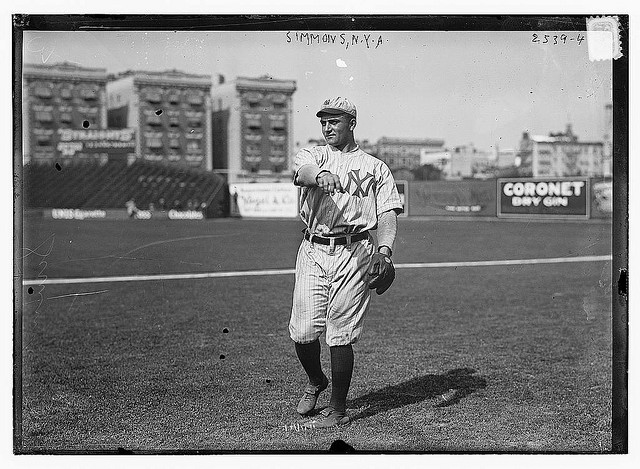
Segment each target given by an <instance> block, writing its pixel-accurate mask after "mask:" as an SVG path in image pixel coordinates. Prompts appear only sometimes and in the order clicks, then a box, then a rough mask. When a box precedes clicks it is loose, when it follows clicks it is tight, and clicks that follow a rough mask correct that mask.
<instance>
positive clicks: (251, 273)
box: [22, 255, 612, 285]
mask: <svg viewBox="0 0 640 469" xmlns="http://www.w3.org/2000/svg"><path fill="white" fill-rule="evenodd" d="M611 259H612V256H611V255H606V256H582V257H552V258H547V259H509V260H501V261H470V262H424V263H417V264H395V266H396V268H397V269H434V268H435V269H437V268H443V267H487V266H502V265H532V264H563V263H573V262H600V261H610V260H611ZM293 273H295V269H265V270H244V271H242V270H240V271H235V272H203V273H189V274H166V275H163V274H154V275H128V276H114V277H87V278H47V279H28V280H23V282H22V283H23V285H70V284H75V283H108V282H145V281H151V280H155V281H158V280H194V279H204V278H225V277H256V276H262V275H290V274H293Z"/></svg>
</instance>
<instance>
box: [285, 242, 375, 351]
mask: <svg viewBox="0 0 640 469" xmlns="http://www.w3.org/2000/svg"><path fill="white" fill-rule="evenodd" d="M374 249H375V247H374V244H373V241H372V239H371V236H369V238H367V239H364V240H362V241H357V242H355V243H352V244H351V245H336V246H334V247H333V249H332V248H331V246H325V245H323V244H318V243H311V242H310V241H307V240H303V241H302V244H300V248H299V249H298V257H297V259H296V280H295V287H294V291H293V307H292V308H291V320H290V321H289V334H290V335H291V339H293V340H294V341H295V342H298V343H301V344H305V343H309V342H313V341H314V340H316V339H317V338H318V337H320V335H321V334H322V332H323V331H325V330H326V342H327V345H329V346H335V345H348V344H353V343H355V342H356V341H357V340H358V337H359V336H360V334H361V332H362V326H363V322H364V317H365V315H366V313H367V311H368V309H369V299H370V297H371V290H369V286H368V283H367V277H366V273H367V267H368V265H369V260H370V258H371V254H372V253H373V251H374Z"/></svg>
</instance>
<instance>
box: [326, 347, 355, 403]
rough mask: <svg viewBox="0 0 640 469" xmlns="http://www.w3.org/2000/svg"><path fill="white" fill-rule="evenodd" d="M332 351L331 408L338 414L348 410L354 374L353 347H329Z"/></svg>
mask: <svg viewBox="0 0 640 469" xmlns="http://www.w3.org/2000/svg"><path fill="white" fill-rule="evenodd" d="M329 350H330V351H331V380H332V384H331V401H330V402H329V407H333V408H334V409H335V410H337V411H338V412H345V411H346V408H347V393H348V392H349V386H350V385H351V375H352V374H353V348H352V347H351V345H338V346H334V347H329Z"/></svg>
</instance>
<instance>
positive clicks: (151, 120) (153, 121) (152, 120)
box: [146, 115, 162, 126]
mask: <svg viewBox="0 0 640 469" xmlns="http://www.w3.org/2000/svg"><path fill="white" fill-rule="evenodd" d="M146 122H147V125H152V126H159V125H162V120H161V119H160V116H154V115H152V116H146Z"/></svg>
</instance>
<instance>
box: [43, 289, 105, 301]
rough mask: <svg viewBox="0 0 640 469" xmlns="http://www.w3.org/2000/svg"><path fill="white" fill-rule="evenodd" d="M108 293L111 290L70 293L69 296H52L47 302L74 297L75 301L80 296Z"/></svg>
mask: <svg viewBox="0 0 640 469" xmlns="http://www.w3.org/2000/svg"><path fill="white" fill-rule="evenodd" d="M108 291H109V290H100V291H89V292H83V293H69V294H67V295H58V296H50V297H49V298H47V300H55V299H56V298H68V297H71V296H73V297H74V299H75V298H77V297H79V296H87V295H98V294H99V293H106V292H108Z"/></svg>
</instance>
